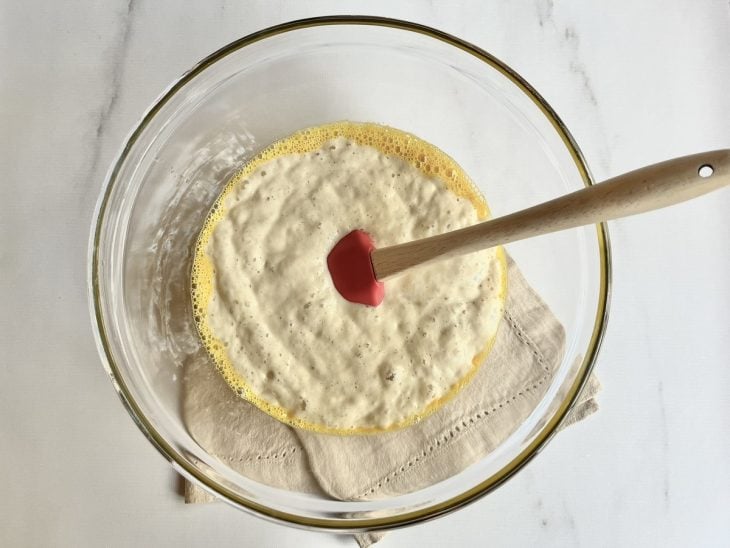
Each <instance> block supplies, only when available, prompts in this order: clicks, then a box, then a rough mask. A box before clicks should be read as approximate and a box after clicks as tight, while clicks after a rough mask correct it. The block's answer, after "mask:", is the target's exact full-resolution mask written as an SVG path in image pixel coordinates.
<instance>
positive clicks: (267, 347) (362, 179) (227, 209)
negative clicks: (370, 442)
mask: <svg viewBox="0 0 730 548" xmlns="http://www.w3.org/2000/svg"><path fill="white" fill-rule="evenodd" d="M487 215H488V210H487V208H486V204H485V203H484V201H483V199H482V198H481V197H480V196H479V195H478V194H477V193H476V191H475V190H474V189H473V187H472V186H471V184H470V183H469V180H468V178H467V177H466V175H465V174H464V173H463V172H462V171H461V170H460V168H459V167H458V166H457V165H456V164H455V163H454V162H453V161H452V160H451V159H450V158H448V157H447V156H446V155H445V154H443V153H442V152H440V151H439V150H438V149H436V148H435V147H433V146H431V145H429V144H427V143H425V142H423V141H421V140H419V139H416V138H415V137H413V136H411V135H408V134H405V133H402V132H400V131H397V130H394V129H391V128H385V127H383V126H378V125H374V124H353V123H339V124H333V125H329V126H320V127H317V128H313V129H310V130H305V131H303V132H300V133H297V134H295V135H293V136H291V137H289V138H287V139H285V140H283V141H280V142H278V143H275V144H274V145H272V146H271V147H269V148H268V149H266V150H265V151H264V152H262V153H261V154H260V155H259V156H257V157H256V158H255V159H254V160H253V161H252V162H250V163H249V164H247V165H246V166H245V167H244V168H243V169H242V170H241V172H240V173H239V174H238V175H237V176H236V177H234V178H233V180H232V181H231V182H230V183H229V184H228V186H227V187H226V189H225V190H224V192H223V193H222V195H221V197H220V198H219V200H218V202H217V203H216V206H215V207H214V209H213V210H212V212H211V214H210V215H209V218H208V220H207V222H206V225H205V227H204V228H203V231H202V232H201V236H200V239H199V242H198V246H197V248H196V254H195V262H194V267H193V303H194V306H195V314H196V323H197V325H198V328H199V331H200V333H201V337H202V339H203V342H204V344H205V346H206V348H207V349H208V350H209V352H210V353H211V355H212V356H213V358H214V360H215V362H216V365H217V367H218V368H219V369H220V371H221V373H222V374H223V376H224V377H225V379H226V381H227V382H228V384H230V385H231V387H232V388H233V389H234V390H236V391H237V392H238V394H239V395H241V396H242V397H244V398H246V399H248V400H249V401H251V402H252V403H254V404H255V405H257V406H258V407H260V408H261V409H263V410H264V411H266V412H268V413H270V414H272V415H274V416H275V417H277V418H279V419H281V420H283V421H285V422H288V423H289V424H293V425H295V426H300V427H304V428H309V429H313V430H319V431H326V432H333V433H335V432H336V433H364V432H371V431H380V430H387V429H392V428H396V427H399V426H404V425H406V424H410V423H412V422H414V421H415V420H418V419H419V418H421V417H423V416H425V415H426V414H428V413H430V412H431V411H433V410H435V409H436V408H437V407H438V406H439V405H440V404H441V403H443V401H445V399H447V398H448V397H449V396H451V395H453V394H454V393H455V392H456V391H457V390H458V388H460V386H462V385H463V384H464V383H466V382H467V381H468V380H469V379H470V377H471V375H473V373H474V372H475V371H476V367H477V366H478V365H479V364H480V363H481V362H482V361H483V358H484V357H485V355H486V353H487V352H488V351H489V347H490V346H491V342H492V340H493V338H494V335H495V333H496V330H497V326H498V324H499V320H500V318H501V316H502V311H503V301H504V296H505V275H506V273H505V268H504V257H503V254H502V250H501V249H500V248H496V249H491V250H487V251H482V252H478V253H474V254H471V255H467V256H464V257H460V258H457V259H451V260H447V261H443V262H440V263H436V264H432V265H427V266H424V267H421V268H418V269H416V270H414V271H413V272H411V273H406V274H404V275H402V276H400V277H397V278H395V279H392V280H388V282H387V289H386V296H385V300H384V301H383V303H382V304H381V305H380V306H378V307H375V308H373V307H367V306H363V305H360V304H355V303H351V302H348V301H346V300H345V299H343V298H342V297H341V296H340V294H339V293H338V292H337V290H336V289H335V288H334V286H333V284H332V280H331V278H330V275H329V272H328V270H327V264H326V257H327V254H328V253H329V252H330V250H331V249H332V247H333V246H334V244H335V243H337V241H339V239H340V238H342V236H344V235H345V234H347V233H348V232H350V231H351V230H354V229H358V228H359V229H363V230H365V231H367V232H368V233H370V235H371V236H372V237H373V239H374V241H375V243H376V245H377V246H378V247H384V246H388V245H392V244H396V243H401V242H405V241H409V240H413V239H417V238H425V237H427V236H432V235H435V234H439V233H442V232H446V231H448V230H454V229H457V228H461V227H463V226H467V225H470V224H473V223H476V222H478V221H479V220H481V219H484V218H486V216H487Z"/></svg>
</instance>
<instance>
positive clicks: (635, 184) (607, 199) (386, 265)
mask: <svg viewBox="0 0 730 548" xmlns="http://www.w3.org/2000/svg"><path fill="white" fill-rule="evenodd" d="M728 184H730V149H726V150H715V151H712V152H703V153H700V154H693V155H691V156H684V157H682V158H676V159H674V160H668V161H666V162H661V163H659V164H654V165H650V166H647V167H643V168H641V169H637V170H635V171H630V172H628V173H625V174H623V175H619V176H618V177H614V178H612V179H609V180H607V181H605V182H603V183H600V184H597V185H593V186H591V187H588V188H584V189H582V190H578V191H576V192H573V193H571V194H567V195H565V196H561V197H560V198H556V199H554V200H551V201H549V202H545V203H542V204H539V205H536V206H534V207H531V208H529V209H523V210H522V211H518V212H516V213H512V214H510V215H506V216H504V217H499V218H497V219H492V220H490V221H485V222H483V223H479V224H477V225H473V226H469V227H466V228H462V229H460V230H454V231H453V232H447V233H444V234H440V235H438V236H432V237H431V238H424V239H423V240H417V241H414V242H408V243H404V244H400V245H395V246H392V247H384V248H380V249H376V250H374V251H373V253H372V256H371V258H372V262H373V269H374V270H375V276H376V277H377V279H379V280H384V279H386V278H388V277H390V276H393V275H395V274H398V273H400V272H402V271H404V270H406V269H407V268H410V267H412V266H416V265H418V264H423V263H427V262H430V261H433V260H435V259H439V258H446V257H452V256H455V255H461V254H464V253H470V252H472V251H477V250H480V249H487V248H489V247H493V246H495V245H500V244H507V243H509V242H514V241H517V240H522V239H525V238H531V237H532V236H539V235H541V234H548V233H550V232H556V231H558V230H565V229H567V228H575V227H577V226H583V225H587V224H592V223H597V222H600V221H608V220H610V219H617V218H619V217H627V216H629V215H636V214H637V213H643V212H645V211H650V210H652V209H659V208H662V207H666V206H670V205H673V204H676V203H679V202H683V201H685V200H689V199H691V198H695V197H697V196H701V195H702V194H705V193H707V192H711V191H713V190H716V189H718V188H720V187H722V186H724V185H728Z"/></svg>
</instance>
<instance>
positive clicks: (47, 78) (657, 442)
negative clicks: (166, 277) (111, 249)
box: [0, 0, 730, 548]
mask: <svg viewBox="0 0 730 548" xmlns="http://www.w3.org/2000/svg"><path fill="white" fill-rule="evenodd" d="M197 4H198V5H197V6H196V7H193V3H192V2H190V3H187V5H183V3H179V2H172V1H170V0H164V1H159V2H150V1H143V0H108V1H106V2H92V1H90V0H79V1H77V2H74V3H66V2H43V1H40V0H31V1H28V2H10V1H5V2H2V7H0V41H1V43H2V47H0V67H2V70H1V71H0V72H1V73H2V76H0V136H1V139H2V146H1V147H0V168H1V172H2V174H3V176H2V178H0V289H1V290H2V291H1V294H2V310H3V313H2V314H1V315H0V352H1V354H2V359H1V360H0V386H2V397H0V439H1V440H2V442H1V445H2V449H0V478H1V480H0V483H1V484H2V486H3V495H2V497H0V544H2V545H3V546H102V545H103V546H134V545H138V546H175V545H182V546H204V545H211V546H221V547H222V546H257V547H259V546H263V547H267V546H270V547H274V546H285V545H291V546H318V547H323V546H352V545H354V543H353V541H352V540H351V538H348V537H336V536H334V535H325V534H320V533H310V532H303V531H299V530H294V529H291V528H285V527H283V526H278V525H274V524H270V523H267V522H264V521H263V520H260V519H258V518H254V517H251V516H248V515H245V514H243V513H240V512H237V511H235V510H233V509H231V508H229V507H227V506H225V505H222V504H213V505H203V506H195V507H190V506H185V505H184V504H183V503H182V501H181V499H180V497H179V496H178V493H177V479H176V476H175V475H174V473H173V472H172V470H171V468H170V466H169V465H168V464H167V462H166V461H164V459H163V458H162V457H160V455H159V454H158V453H157V452H156V451H155V450H154V449H153V448H152V446H151V445H150V444H149V443H148V442H147V441H146V439H145V438H144V437H143V436H142V434H141V433H140V432H139V431H138V430H137V427H136V426H135V425H134V424H133V422H132V421H131V420H130V418H129V416H128V415H127V413H126V411H125V410H124V409H123V408H122V406H121V404H120V403H119V401H118V399H117V397H116V395H115V394H114V391H113V389H112V387H111V384H110V383H109V380H108V379H107V377H106V374H105V373H104V372H103V370H102V367H101V365H100V362H99V358H98V356H97V352H96V348H95V345H94V342H93V339H92V334H91V328H90V321H89V318H88V312H87V303H86V279H85V278H86V249H87V238H88V232H89V226H90V222H91V216H92V210H93V208H94V204H95V201H96V198H97V194H98V192H99V189H100V187H101V183H102V180H103V176H104V173H105V172H106V169H107V167H108V165H109V163H110V162H111V160H112V158H113V157H114V156H115V154H116V152H117V150H118V148H119V147H120V144H121V143H122V140H123V138H124V137H125V135H126V133H127V132H128V131H129V130H130V129H131V127H132V126H133V125H134V124H135V122H136V121H137V119H138V117H139V116H140V114H141V113H142V112H143V111H144V110H145V109H146V108H147V107H148V105H149V104H150V102H151V101H152V100H153V99H154V98H155V97H156V96H157V95H158V94H159V93H160V91H161V90H162V89H163V88H164V87H165V86H166V85H167V84H168V83H169V82H170V81H172V80H173V79H174V78H176V77H177V76H178V75H180V74H181V73H182V72H183V71H184V70H186V69H187V68H189V67H190V66H191V65H193V64H194V63H195V62H196V61H197V60H198V59H200V58H202V57H203V56H205V55H206V54H208V53H209V52H211V51H213V50H215V49H217V48H218V47H220V46H222V45H224V44H226V43H227V42H229V41H231V40H233V39H234V38H237V37H240V36H242V35H245V34H247V33H249V32H252V31H254V30H258V29H260V28H263V27H266V26H269V25H271V24H274V23H279V22H283V21H286V20H290V19H295V18H300V17H305V16H313V15H324V14H331V13H358V12H359V13H368V14H377V15H388V16H392V17H399V18H405V19H411V20H415V21H418V22H421V23H425V24H427V25H432V26H436V27H438V28H440V29H443V30H445V31H448V32H450V33H453V34H455V35H457V36H460V37H462V38H465V39H467V40H470V41H472V42H474V43H476V44H478V45H479V46H482V47H483V48H485V49H487V50H488V51H490V52H492V53H494V54H496V55H497V56H498V57H500V58H502V59H503V60H505V61H506V62H508V63H509V64H510V65H511V66H513V67H514V68H515V69H516V70H518V71H519V72H520V73H521V74H522V75H523V76H525V77H526V78H527V79H528V80H529V81H530V82H531V83H532V84H533V85H535V86H536V87H537V89H538V90H540V92H541V93H542V94H543V95H544V96H545V97H546V98H547V99H548V101H549V102H551V103H552V105H553V107H555V109H556V110H557V111H558V112H559V113H560V115H561V116H562V117H563V119H564V120H565V122H566V123H567V125H568V127H569V128H570V129H571V130H572V132H573V133H574V135H575V136H576V138H577V139H578V141H579V143H580V145H581V146H582V148H583V151H584V153H585V155H586V157H587V160H588V162H589V164H590V166H591V167H592V169H593V172H594V174H595V176H596V177H597V178H598V179H603V178H606V177H608V176H611V175H616V174H618V173H620V172H622V171H625V170H628V169H631V168H635V167H638V166H640V165H642V164H648V163H651V162H655V161H659V160H662V159H667V158H670V157H673V156H678V155H683V154H688V153H692V152H698V151H701V150H706V149H713V148H727V147H730V3H728V1H727V0H701V1H697V0H675V1H672V2H666V1H663V0H650V1H643V2H637V1H635V0H615V1H614V2H602V3H600V4H601V5H599V3H597V2H590V3H589V2H560V1H553V0H535V1H529V2H528V1H526V0H524V1H523V0H520V1H517V2H512V1H509V2H508V1H506V0H505V1H499V2H487V3H484V4H483V5H482V4H481V3H477V2H476V1H475V2H452V1H444V2H425V1H423V2H421V1H403V2H398V3H395V2H386V1H383V2H380V1H375V2H374V1H367V2H366V1H354V2H348V3H345V2H338V1H334V0H332V1H315V2H306V3H305V2H297V1H283V0H281V1H280V0H276V1H274V0H272V1H266V2H264V1H249V2H230V1H227V0H213V1H211V2H204V3H197ZM395 4H397V7H394V6H393V5H395ZM729 213H730V189H725V190H723V191H720V192H718V193H715V194H712V195H709V196H706V197H704V198H701V199H698V200H695V201H693V202H691V203H686V204H683V205H680V206H675V207H673V208H671V209H668V210H664V211H661V212H655V213H652V214H649V215H645V216H643V217H637V218H632V219H627V220H622V221H620V222H615V223H612V224H611V235H612V240H613V249H614V258H615V261H614V264H615V270H614V295H613V303H612V309H611V321H610V325H609V330H608V334H607V337H606V340H605V344H604V348H603V351H602V354H601V356H600V360H599V365H598V371H599V373H600V376H601V379H602V381H603V385H604V389H603V392H602V393H601V395H600V402H601V410H600V412H599V413H598V414H596V415H594V416H593V417H591V418H589V419H588V420H586V421H585V422H583V423H581V424H578V425H576V426H574V427H572V428H570V429H569V430H567V431H566V432H564V433H561V434H560V435H559V436H558V437H557V438H556V439H555V440H554V441H553V442H552V443H551V444H550V445H549V446H548V447H547V448H546V449H545V451H544V452H543V453H542V454H540V456H539V457H538V458H536V459H535V460H534V461H533V462H532V463H530V464H529V465H528V466H527V468H526V469H525V470H523V471H522V472H521V473H520V474H519V475H518V476H517V477H516V478H515V479H513V480H512V481H510V482H508V484H506V485H505V486H504V487H502V488H500V489H499V490H497V491H496V492H495V493H493V494H492V495H490V496H488V497H486V498H484V499H482V500H481V501H479V502H477V503H475V504H473V505H471V506H470V507H468V508H466V509H464V510H462V511H460V512H457V513H455V514H452V515H450V516H447V517H445V518H442V519H439V520H436V521H434V522H431V523H428V524H425V525H422V526H418V527H415V528H410V529H407V530H402V531H398V532H394V533H392V534H391V535H389V536H388V537H386V538H385V540H383V541H382V544H381V546H383V548H386V547H387V546H474V545H484V544H485V543H486V544H488V545H490V546H534V545H538V546H556V547H557V546H560V547H563V546H686V545H693V546H697V545H701V546H727V545H728V544H730V519H729V518H730V511H729V510H730V466H728V462H730V436H728V431H730V367H729V366H730V320H729V319H728V317H729V314H730V284H729V283H728V281H729V280H728V272H730V245H728V242H729V241H730V215H729Z"/></svg>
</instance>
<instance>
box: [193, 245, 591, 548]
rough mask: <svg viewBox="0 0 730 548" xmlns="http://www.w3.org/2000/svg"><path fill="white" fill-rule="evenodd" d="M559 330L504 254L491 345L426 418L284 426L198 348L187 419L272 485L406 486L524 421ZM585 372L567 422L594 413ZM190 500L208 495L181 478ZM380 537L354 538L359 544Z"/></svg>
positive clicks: (231, 461) (333, 491)
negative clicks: (340, 431)
mask: <svg viewBox="0 0 730 548" xmlns="http://www.w3.org/2000/svg"><path fill="white" fill-rule="evenodd" d="M564 342H565V333H564V330H563V327H562V326H561V325H560V323H559V322H558V321H557V319H556V318H555V317H554V316H553V314H552V313H551V312H550V310H549V309H548V307H547V306H546V305H545V304H544V303H543V301H542V300H541V299H540V297H539V296H538V295H537V294H536V293H535V292H534V291H533V290H532V288H531V287H530V286H529V285H528V284H527V282H526V281H525V279H524V277H523V276H522V274H521V273H520V271H519V269H518V268H517V266H516V265H515V263H514V261H512V259H511V258H508V297H507V302H506V307H505V314H504V318H503V320H502V323H501V325H500V327H499V331H498V334H497V339H496V341H495V344H494V348H493V349H492V351H491V353H490V354H489V356H488V357H487V359H486V361H485V363H484V364H483V365H482V367H481V368H480V370H479V372H478V373H477V375H476V376H475V378H474V380H473V381H472V382H471V383H469V384H468V385H467V386H466V387H465V388H464V389H463V390H462V391H461V392H460V393H459V394H458V395H457V396H456V397H455V398H454V399H453V400H452V401H450V402H449V403H448V404H446V405H445V406H443V407H442V408H441V409H439V410H438V411H437V412H436V413H434V414H433V415H431V416H430V417H428V418H426V419H425V420H423V421H421V422H419V423H417V424H415V425H413V426H411V427H409V428H406V429H403V430H398V431H396V432H390V433H384V434H376V435H367V436H332V435H326V434H316V433H313V432H307V431H302V430H296V429H293V428H290V427H288V426H286V425H284V424H282V423H280V422H279V421H277V420H275V419H273V418H271V417H269V416H268V415H266V414H265V413H263V412H261V411H259V410H258V409H257V408H256V407H254V406H253V405H251V404H249V403H247V402H245V401H243V400H241V399H240V398H238V397H237V396H236V395H235V394H234V393H233V391H232V390H230V389H229V388H228V386H227V385H226V384H225V382H224V381H223V380H222V378H221V377H220V375H219V374H218V373H217V372H216V371H215V370H214V369H213V368H212V367H211V366H210V363H209V362H208V360H207V358H206V357H205V355H204V354H203V353H199V354H198V355H196V356H193V357H191V358H190V359H189V360H188V362H187V363H186V370H185V375H184V382H183V398H184V399H183V413H184V420H185V422H186V425H187V427H188V429H189V430H190V433H191V435H192V436H193V437H194V438H195V439H196V441H197V442H198V443H199V444H200V445H201V447H204V448H205V449H206V450H208V451H209V452H210V453H211V454H213V455H215V456H216V457H218V458H219V459H221V460H222V461H223V462H225V463H227V464H228V465H229V466H231V468H233V469H235V470H237V471H238V472H240V473H242V474H244V475H246V476H248V477H250V478H252V479H255V480H258V481H260V482H262V483H266V484H268V485H272V486H275V487H282V488H287V489H293V490H297V491H303V492H308V493H317V494H320V495H325V496H327V495H328V496H330V497H333V498H335V499H340V500H366V499H376V498H382V497H388V496H392V495H396V494H403V493H407V492H412V491H415V490H418V489H420V488H423V487H426V486H428V485H431V484H433V483H435V482H438V481H441V480H444V479H446V478H448V477H450V476H453V475H454V474H456V473H458V472H460V471H462V470H463V469H465V468H466V467H468V466H469V465H471V464H474V463H475V462H477V461H478V460H479V459H481V458H482V457H484V456H485V455H486V454H488V453H489V452H491V451H493V450H494V449H495V448H496V447H497V446H499V445H500V444H501V443H502V442H503V441H504V440H506V439H507V438H508V437H509V436H510V434H512V433H513V432H514V431H515V430H516V429H517V427H518V426H519V425H520V424H522V422H523V421H524V420H525V419H526V418H527V416H528V415H529V414H530V413H531V412H532V411H533V409H534V408H535V406H536V405H537V404H538V402H539V401H540V399H541V398H542V396H543V394H544V393H545V391H546V390H547V387H548V386H549V385H550V381H551V379H552V376H553V375H554V374H555V372H556V370H557V368H558V366H559V365H560V363H561V360H562V357H563V353H564ZM599 389H600V385H599V384H598V381H597V380H596V379H595V377H593V378H591V380H590V382H589V383H588V384H587V386H586V388H585V389H584V391H583V393H582V394H581V396H580V397H579V399H578V401H577V403H576V405H574V407H573V409H572V410H571V412H570V414H569V416H568V417H567V418H566V420H565V422H564V423H563V427H565V426H567V425H569V424H573V423H574V422H576V421H579V420H581V419H583V418H585V417H586V416H588V415H590V414H591V413H593V412H595V411H596V410H597V409H598V405H597V403H596V400H595V395H596V393H597V391H598V390H599ZM185 500H186V502H207V501H209V500H212V497H210V496H209V495H208V494H207V493H205V492H204V491H202V490H201V489H199V488H197V487H195V486H194V485H192V484H186V489H185ZM381 537H382V534H365V535H356V539H357V541H358V542H359V543H360V545H361V546H368V545H369V544H372V543H373V542H377V541H378V540H379V539H380V538H381Z"/></svg>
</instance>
